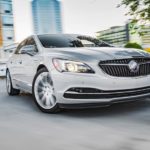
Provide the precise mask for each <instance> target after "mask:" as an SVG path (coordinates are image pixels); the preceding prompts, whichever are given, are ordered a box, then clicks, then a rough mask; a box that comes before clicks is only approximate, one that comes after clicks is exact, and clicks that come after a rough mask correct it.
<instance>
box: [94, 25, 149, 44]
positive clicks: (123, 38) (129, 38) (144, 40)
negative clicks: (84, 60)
mask: <svg viewBox="0 0 150 150" xmlns="http://www.w3.org/2000/svg"><path fill="white" fill-rule="evenodd" d="M138 28H139V29H140V30H138V31H139V32H141V33H142V35H141V36H140V35H139V34H138V32H137V33H134V34H133V33H132V30H133V29H131V28H130V23H127V24H125V25H124V26H114V27H111V28H109V29H107V30H102V31H98V32H97V33H96V34H97V38H98V39H100V40H103V41H106V42H108V43H110V44H113V45H115V46H124V45H125V44H127V43H128V42H133V43H134V42H135V43H138V44H140V45H142V46H143V47H150V26H146V25H145V26H143V27H140V26H139V27H138Z"/></svg>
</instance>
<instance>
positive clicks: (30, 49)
mask: <svg viewBox="0 0 150 150" xmlns="http://www.w3.org/2000/svg"><path fill="white" fill-rule="evenodd" d="M20 53H21V54H28V55H30V56H33V55H35V53H36V47H35V45H26V46H24V47H22V48H21V50H20Z"/></svg>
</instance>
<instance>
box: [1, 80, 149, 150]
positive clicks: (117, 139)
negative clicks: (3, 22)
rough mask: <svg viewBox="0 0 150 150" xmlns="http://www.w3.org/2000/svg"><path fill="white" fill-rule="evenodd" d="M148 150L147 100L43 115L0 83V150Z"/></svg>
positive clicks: (29, 98) (27, 97)
mask: <svg viewBox="0 0 150 150" xmlns="http://www.w3.org/2000/svg"><path fill="white" fill-rule="evenodd" d="M10 149H11V150H148V149H150V100H148V99H147V100H143V101H139V102H134V103H133V102H132V103H126V104H115V105H113V106H111V107H107V108H100V109H88V110H87V109H86V110H65V111H62V112H61V113H58V114H44V113H42V112H41V111H39V110H38V108H37V107H36V106H35V104H34V102H33V98H32V96H31V95H26V94H23V95H21V96H13V97H9V96H8V95H7V93H6V90H5V81H4V80H0V150H10Z"/></svg>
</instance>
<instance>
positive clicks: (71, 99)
mask: <svg viewBox="0 0 150 150" xmlns="http://www.w3.org/2000/svg"><path fill="white" fill-rule="evenodd" d="M52 79H53V81H54V88H55V95H56V98H57V101H58V103H59V104H60V106H62V107H66V106H69V107H72V106H73V107H75V106H77V107H78V108H82V107H83V108H84V107H99V106H103V105H104V106H105V105H106V106H108V105H111V104H113V103H119V102H127V101H133V100H141V99H144V98H146V97H150V76H143V77H136V78H134V77H131V78H129V77H128V78H123V77H111V76H109V75H105V74H104V75H98V74H71V73H58V72H55V71H54V72H53V73H52ZM76 88H79V89H82V88H83V89H87V88H89V89H96V92H93V91H92V92H91V91H90V92H91V93H90V92H89V93H88V92H85V90H83V91H81V92H80V90H79V91H78V92H77V91H73V92H72V91H69V90H70V89H76Z"/></svg>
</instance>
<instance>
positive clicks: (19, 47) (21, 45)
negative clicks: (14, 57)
mask: <svg viewBox="0 0 150 150" xmlns="http://www.w3.org/2000/svg"><path fill="white" fill-rule="evenodd" d="M26 42H27V40H24V41H22V42H21V43H20V44H19V45H18V47H17V49H16V51H15V54H19V53H20V50H21V48H22V47H24V46H25V45H26Z"/></svg>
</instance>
